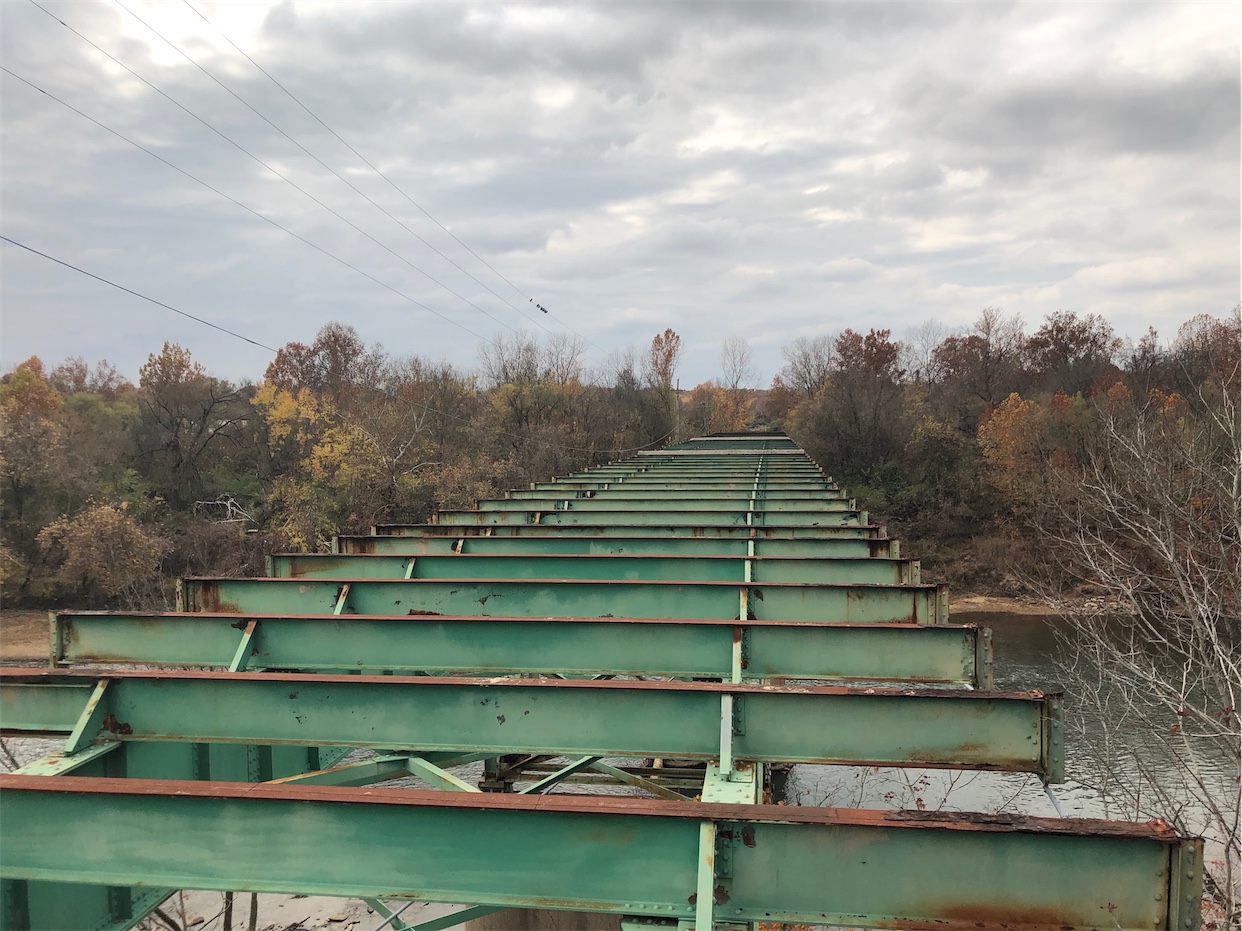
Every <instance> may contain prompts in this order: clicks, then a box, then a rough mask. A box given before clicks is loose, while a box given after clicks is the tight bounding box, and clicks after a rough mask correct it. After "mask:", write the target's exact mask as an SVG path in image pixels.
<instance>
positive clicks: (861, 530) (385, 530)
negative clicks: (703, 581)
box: [371, 523, 884, 541]
mask: <svg viewBox="0 0 1242 931" xmlns="http://www.w3.org/2000/svg"><path fill="white" fill-rule="evenodd" d="M371 530H372V533H373V534H376V535H379V536H389V537H391V536H449V537H463V536H484V535H494V536H498V537H528V536H529V537H554V538H559V537H577V536H586V537H601V538H612V537H630V536H641V537H653V536H656V537H676V538H678V539H683V540H700V539H702V540H712V539H720V540H743V541H745V540H755V541H759V540H836V539H844V540H876V539H884V536H883V534H882V533H881V530H880V528H879V527H877V526H875V525H870V524H866V523H861V524H851V525H842V526H826V525H816V526H807V525H805V524H804V525H799V526H796V527H765V526H761V525H760V526H754V525H752V526H747V525H746V524H744V523H742V524H717V525H707V524H702V525H694V526H677V525H675V524H666V523H658V524H645V525H643V526H641V527H639V526H632V527H625V526H622V527H618V526H615V525H613V526H610V525H607V524H565V525H560V526H539V525H537V524H508V525H493V526H486V527H485V526H482V525H459V526H451V525H449V524H377V525H375V526H374V527H372V528H371Z"/></svg>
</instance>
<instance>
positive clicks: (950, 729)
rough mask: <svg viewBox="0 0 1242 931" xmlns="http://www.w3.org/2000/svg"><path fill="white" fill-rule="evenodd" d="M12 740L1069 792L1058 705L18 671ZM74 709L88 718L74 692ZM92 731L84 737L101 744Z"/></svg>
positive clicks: (422, 680)
mask: <svg viewBox="0 0 1242 931" xmlns="http://www.w3.org/2000/svg"><path fill="white" fill-rule="evenodd" d="M2 675H3V681H0V722H2V723H0V727H2V728H3V730H4V732H5V733H10V734H44V733H70V732H72V731H75V728H77V729H78V730H80V728H79V727H78V724H79V721H80V720H86V717H85V714H84V712H85V711H86V709H87V702H88V701H89V700H91V697H92V694H93V693H94V692H95V690H96V687H97V684H98V683H101V682H102V683H106V686H105V687H104V689H103V694H102V696H96V700H97V702H98V706H97V710H96V711H95V714H94V717H93V718H92V719H91V723H92V725H93V726H94V727H97V728H99V731H98V736H99V738H100V739H106V740H120V741H136V740H175V741H193V742H217V741H218V742H233V743H246V744H297V745H306V746H324V747H327V746H337V747H372V746H383V747H390V748H394V749H401V750H410V751H425V750H435V751H446V750H461V751H470V752H486V753H489V754H501V753H547V754H557V755H562V754H572V755H576V756H620V757H671V758H682V757H684V758H687V759H716V758H718V757H720V755H721V745H720V744H721V739H722V728H721V708H722V699H724V698H726V697H727V698H728V699H729V701H730V703H731V705H732V708H733V712H732V718H733V728H732V731H733V733H732V738H731V740H732V752H733V755H734V756H735V757H736V758H737V759H743V760H752V761H761V762H818V763H849V764H860V765H861V764H865V765H877V766H878V765H894V766H919V767H924V766H934V767H950V768H957V769H986V770H1004V771H1011V772H1030V773H1038V774H1040V775H1041V776H1043V777H1044V778H1045V779H1051V780H1054V781H1060V780H1061V778H1062V773H1063V772H1064V749H1063V748H1064V745H1063V742H1062V740H1061V739H1060V723H1059V722H1060V699H1059V696H1045V695H1042V694H1040V693H1038V692H983V691H950V690H921V691H920V690H915V689H886V688H878V687H877V688H867V689H861V688H854V689H850V688H842V687H830V686H818V687H800V688H777V687H773V686H760V685H746V684H732V683H728V684H726V683H709V682H652V681H634V680H619V679H613V680H608V681H599V682H593V681H581V680H557V679H551V680H536V679H515V678H501V679H463V678H449V677H404V676H349V675H346V676H333V675H313V674H312V675H307V674H290V673H229V672H194V671H188V672H187V671H177V672H171V671H170V672H157V671H150V670H145V671H115V670H108V671H106V672H97V671H90V670H80V671H79V670H72V671H59V670H58V671H51V670H49V671H40V672H33V671H30V670H23V669H6V670H3V672H2ZM75 693H76V696H77V699H78V701H77V708H76V709H74V708H73V707H72V702H71V701H67V700H66V697H65V696H66V695H67V694H68V695H73V694H75ZM89 738H90V734H86V735H84V737H83V739H89Z"/></svg>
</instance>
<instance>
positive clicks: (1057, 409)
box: [980, 319, 1242, 926]
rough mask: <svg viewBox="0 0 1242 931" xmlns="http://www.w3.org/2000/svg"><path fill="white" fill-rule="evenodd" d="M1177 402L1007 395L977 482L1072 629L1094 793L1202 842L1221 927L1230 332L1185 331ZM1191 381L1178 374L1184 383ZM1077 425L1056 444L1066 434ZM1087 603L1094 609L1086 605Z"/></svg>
mask: <svg viewBox="0 0 1242 931" xmlns="http://www.w3.org/2000/svg"><path fill="white" fill-rule="evenodd" d="M1191 332H1198V333H1205V332H1206V333H1209V334H1214V333H1218V332H1219V333H1228V334H1229V338H1228V339H1220V340H1219V341H1216V340H1212V339H1209V340H1207V343H1208V344H1211V345H1217V346H1219V349H1220V351H1219V352H1218V353H1212V352H1210V351H1208V352H1202V353H1200V356H1199V358H1200V361H1201V362H1202V368H1200V369H1199V370H1198V371H1197V373H1196V375H1195V376H1194V378H1195V379H1196V380H1198V384H1197V385H1193V382H1191V383H1190V384H1192V385H1193V387H1192V388H1191V391H1190V394H1189V395H1188V396H1183V395H1181V394H1179V393H1177V392H1167V391H1163V390H1160V389H1151V390H1149V391H1148V392H1146V393H1144V394H1136V393H1134V392H1133V391H1131V389H1130V388H1129V387H1127V386H1126V384H1125V383H1124V382H1123V381H1120V380H1118V381H1116V382H1114V384H1113V385H1112V387H1111V388H1110V389H1108V390H1107V391H1104V392H1098V393H1097V394H1096V395H1095V396H1094V397H1093V398H1091V399H1083V398H1082V397H1081V396H1076V398H1074V399H1070V398H1069V396H1068V395H1066V394H1065V393H1064V392H1061V393H1059V394H1058V395H1055V396H1054V397H1053V398H1052V399H1051V400H1050V401H1049V403H1048V405H1047V406H1046V407H1045V406H1044V405H1040V404H1037V403H1036V402H1034V401H1030V400H1025V401H1024V400H1022V399H1020V398H1018V397H1017V396H1016V395H1014V396H1011V397H1010V398H1009V399H1007V400H1006V401H1005V402H1004V403H1002V404H1001V405H1000V406H999V407H998V408H997V410H996V412H995V413H994V415H993V416H992V417H991V419H990V420H988V421H987V422H986V423H985V424H984V425H983V426H982V427H981V428H980V444H981V446H982V448H983V452H984V456H985V458H986V459H987V461H988V463H989V466H990V475H991V476H992V480H993V481H994V482H995V483H996V484H997V487H998V488H1000V490H1001V491H1002V492H1003V493H1004V494H1005V495H1006V497H1007V498H1008V499H1009V501H1010V503H1011V506H1012V507H1013V508H1014V511H1015V513H1016V514H1017V516H1018V517H1019V519H1020V521H1021V527H1022V531H1023V532H1024V533H1028V534H1031V535H1032V536H1033V542H1034V544H1035V545H1034V546H1033V547H1032V553H1031V555H1032V557H1033V558H1031V559H1029V560H1028V561H1027V563H1026V565H1025V567H1024V570H1023V571H1024V575H1025V577H1026V582H1027V584H1028V585H1030V586H1031V587H1032V588H1034V589H1035V590H1036V591H1038V592H1039V593H1041V594H1042V596H1043V597H1044V598H1045V599H1046V600H1048V602H1049V603H1050V604H1053V605H1055V606H1056V608H1057V610H1058V612H1059V613H1060V614H1062V616H1064V617H1065V618H1066V619H1067V621H1068V622H1069V624H1070V625H1071V629H1072V636H1069V637H1066V638H1065V640H1064V644H1063V646H1064V655H1063V658H1062V661H1063V665H1064V669H1065V671H1066V675H1067V686H1068V690H1069V692H1070V694H1071V697H1072V699H1073V701H1074V702H1075V703H1076V705H1077V710H1078V711H1079V712H1080V714H1079V715H1075V716H1073V717H1074V718H1078V717H1081V716H1082V714H1084V713H1085V714H1087V715H1090V716H1092V717H1094V718H1095V719H1097V720H1098V721H1099V722H1101V723H1102V724H1103V726H1104V738H1103V739H1100V738H1098V737H1097V738H1096V739H1094V740H1090V741H1086V740H1085V741H1084V742H1083V747H1084V750H1085V752H1086V753H1087V755H1088V761H1089V765H1090V768H1091V773H1090V776H1089V777H1088V779H1087V781H1094V782H1095V783H1096V784H1097V786H1098V787H1099V788H1100V789H1101V791H1103V792H1104V793H1105V794H1106V796H1107V797H1109V798H1110V799H1112V800H1113V801H1114V802H1117V803H1120V804H1122V805H1123V806H1124V807H1125V808H1126V809H1127V810H1128V812H1129V814H1130V815H1131V816H1132V817H1135V818H1139V819H1141V818H1147V817H1161V818H1163V819H1165V820H1166V821H1168V822H1169V823H1170V824H1172V825H1173V826H1174V828H1175V829H1177V830H1179V831H1181V832H1183V833H1187V834H1199V833H1205V834H1206V835H1207V836H1208V838H1209V843H1212V844H1215V845H1218V847H1219V854H1217V855H1214V856H1210V857H1209V858H1208V859H1209V862H1208V866H1207V870H1206V889H1207V894H1208V896H1209V898H1210V899H1212V900H1213V902H1214V903H1215V905H1216V907H1217V908H1218V909H1219V910H1220V911H1221V912H1222V913H1223V916H1224V918H1225V925H1226V926H1236V925H1237V922H1238V920H1239V918H1240V917H1242V905H1240V903H1239V901H1238V899H1237V883H1238V880H1239V868H1240V864H1239V860H1238V849H1239V841H1242V832H1240V830H1239V828H1240V824H1239V816H1240V805H1239V802H1240V795H1239V792H1240V790H1239V786H1238V783H1237V780H1236V778H1235V777H1236V774H1237V772H1238V769H1239V765H1240V764H1242V759H1240V757H1239V746H1238V740H1237V731H1238V708H1239V700H1240V699H1242V695H1239V682H1240V681H1242V667H1240V666H1239V659H1238V656H1239V646H1240V645H1239V633H1238V605H1239V600H1240V599H1242V581H1240V579H1239V566H1240V564H1242V546H1240V541H1239V536H1240V535H1239V524H1238V514H1239V513H1242V498H1240V497H1239V489H1240V488H1242V433H1240V432H1239V409H1238V396H1237V392H1236V390H1220V388H1219V386H1221V385H1236V383H1237V379H1238V376H1239V372H1238V361H1237V350H1236V347H1237V345H1238V343H1239V341H1240V339H1242V333H1240V332H1239V329H1238V325H1237V323H1236V319H1235V320H1234V321H1215V322H1212V321H1198V322H1196V323H1194V324H1193V325H1192V328H1191ZM1188 370H1189V369H1188ZM1067 418H1068V422H1070V423H1072V424H1073V426H1074V429H1073V430H1072V431H1067V430H1066V429H1065V423H1066V422H1067ZM1084 590H1085V591H1089V592H1092V593H1094V594H1095V595H1096V596H1097V597H1098V598H1100V599H1101V600H1102V601H1103V603H1104V604H1105V605H1106V606H1107V608H1106V610H1105V611H1099V610H1096V609H1094V608H1093V607H1092V606H1091V605H1090V604H1087V603H1084V602H1083V601H1082V599H1081V598H1080V597H1078V595H1079V593H1081V592H1082V591H1084Z"/></svg>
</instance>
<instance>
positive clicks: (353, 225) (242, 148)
mask: <svg viewBox="0 0 1242 931" xmlns="http://www.w3.org/2000/svg"><path fill="white" fill-rule="evenodd" d="M30 2H31V3H32V4H34V5H35V6H36V7H39V9H40V10H43V12H44V13H47V15H48V16H50V17H52V19H54V20H56V22H58V23H60V24H61V25H62V26H64V27H65V28H66V29H68V30H69V31H70V32H72V33H73V34H74V35H76V36H77V37H78V38H80V39H82V41H84V42H86V43H87V44H88V45H90V46H91V47H92V48H94V49H96V50H97V51H99V52H100V53H101V54H103V55H106V56H107V57H108V58H109V59H111V60H112V61H114V62H116V64H118V65H120V66H121V67H122V68H124V69H125V70H126V71H128V72H129V73H130V74H132V75H133V76H134V77H136V78H137V79H138V80H139V81H141V82H142V83H143V84H145V85H147V87H149V88H151V89H152V90H153V91H155V92H156V93H157V94H159V95H160V96H161V97H163V98H164V99H165V100H167V101H169V102H170V103H172V104H174V105H175V106H177V107H178V108H179V109H181V110H183V111H184V112H185V113H187V114H189V115H190V116H192V117H193V118H194V119H196V120H197V121H198V122H200V123H202V124H203V126H205V127H207V128H208V129H210V130H211V131H212V132H213V133H215V134H216V135H217V136H219V137H220V138H221V139H223V140H224V141H225V142H227V143H229V145H231V146H233V147H234V148H236V149H237V150H238V151H239V152H242V153H243V154H245V155H247V156H249V157H250V158H251V159H253V160H254V161H255V162H257V163H258V164H259V165H261V166H263V167H264V168H266V169H267V170H268V171H270V172H271V173H272V174H274V175H275V176H276V177H278V178H280V180H282V181H284V182H285V183H286V184H288V185H289V186H290V187H292V188H293V189H294V190H296V191H298V192H299V193H301V194H303V195H304V196H306V197H308V198H309V199H310V200H312V201H314V202H315V203H316V204H318V205H319V206H320V207H322V208H323V209H324V210H326V211H328V213H330V214H332V215H333V216H334V217H336V218H337V219H338V220H340V221H341V222H343V223H345V224H347V225H348V226H350V227H351V228H353V229H354V230H356V231H357V232H358V233H360V234H362V235H363V236H365V237H366V238H367V239H369V240H371V242H373V243H375V244H376V245H377V246H379V247H380V248H381V249H384V250H385V251H387V252H389V253H391V254H392V255H393V257H394V258H396V259H397V260H399V261H401V262H404V263H405V264H406V265H408V266H409V267H410V268H412V269H414V271H416V272H418V273H419V274H420V275H422V276H423V277H424V278H427V279H428V280H429V281H431V282H432V283H434V284H436V285H438V286H439V287H441V288H444V290H446V291H448V292H449V293H450V294H452V295H453V296H454V297H457V298H460V299H461V300H463V301H465V302H466V303H467V304H469V305H470V306H471V307H473V308H474V309H475V310H477V311H478V312H479V313H481V314H483V315H484V316H485V317H489V318H491V319H492V320H493V321H495V322H496V323H499V324H500V325H501V326H503V327H504V328H505V329H507V330H510V331H513V327H511V326H509V325H508V324H507V323H505V322H504V321H503V320H500V319H499V318H497V317H495V316H493V315H492V314H490V313H488V312H487V311H486V310H484V309H483V308H482V307H479V306H478V305H477V304H475V303H474V302H473V301H470V300H469V299H467V298H465V297H463V296H462V295H460V294H458V293H457V292H456V291H454V290H453V289H452V288H450V287H449V286H448V285H446V284H444V283H443V282H441V281H439V280H437V279H436V278H434V277H432V276H431V275H429V274H427V272H425V271H423V270H422V269H421V268H419V267H418V266H417V265H415V264H414V263H413V262H411V261H410V260H409V259H407V258H405V257H404V256H402V255H401V254H400V253H398V252H396V251H395V250H393V249H391V248H389V247H388V246H387V245H385V244H384V243H382V242H380V241H379V240H378V239H376V238H375V237H374V236H372V235H371V234H370V233H368V232H367V231H366V230H364V229H362V227H360V226H358V225H357V224H356V223H354V222H353V221H352V220H349V219H348V218H347V217H345V216H343V215H342V214H340V213H338V212H337V211H336V210H333V209H332V208H331V207H329V206H328V205H327V204H325V203H324V202H323V201H321V200H320V199H319V198H318V197H316V196H315V195H314V194H312V193H310V192H309V191H307V190H306V189H305V188H302V187H301V186H299V185H298V184H297V183H296V182H295V181H293V179H291V178H289V177H288V176H287V175H284V174H282V173H281V172H279V171H277V170H276V169H275V168H273V167H272V166H271V165H269V164H268V163H267V162H265V161H263V159H261V158H259V156H257V155H255V154H254V153H253V152H251V151H250V150H249V149H247V148H246V147H245V146H243V145H241V144H240V143H238V142H236V141H234V140H233V139H232V138H230V137H229V136H227V135H226V134H225V133H223V132H221V131H220V130H219V129H217V128H216V127H215V126H213V125H212V124H211V123H209V122H207V120H205V119H203V118H202V117H201V116H199V115H198V114H197V113H195V112H194V111H193V110H191V109H189V108H188V107H186V106H184V105H183V104H181V103H179V102H178V101H176V100H174V99H173V98H172V97H170V96H169V95H168V94H166V93H165V92H164V91H162V90H160V89H159V88H158V87H156V86H155V85H154V84H152V83H151V82H150V81H148V80H147V79H146V78H144V77H143V76H142V75H140V74H139V73H138V72H137V71H135V70H134V69H133V68H130V67H129V66H128V65H126V64H125V63H124V62H122V61H120V60H119V59H118V58H116V57H115V56H113V55H111V54H109V53H108V52H107V51H105V50H104V49H102V48H100V47H99V46H98V45H96V44H95V43H94V42H92V41H91V40H90V39H88V38H87V37H86V36H84V35H82V33H80V32H78V31H77V30H76V29H74V28H73V27H72V26H70V25H69V24H68V23H66V22H65V21H64V20H62V19H60V18H58V17H57V16H56V15H55V14H53V13H51V12H49V11H48V10H46V9H44V7H42V6H40V5H39V4H38V3H37V2H36V0H30ZM122 9H124V8H123V7H122ZM126 12H129V11H128V10H126ZM130 15H133V14H130ZM134 18H135V19H138V17H136V16H135V17H134ZM138 21H139V22H142V20H141V19H139V20H138ZM143 25H146V24H145V23H143ZM148 28H150V27H148ZM152 32H154V30H152ZM156 35H159V33H156ZM160 38H163V36H160ZM165 41H167V40H165ZM169 44H170V45H171V43H169ZM173 48H176V46H173ZM178 51H180V50H179V49H178ZM27 83H29V82H27ZM49 96H50V95H49ZM243 102H244V101H243ZM476 335H477V334H476ZM480 338H482V337H480Z"/></svg>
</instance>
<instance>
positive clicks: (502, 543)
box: [332, 527, 900, 559]
mask: <svg viewBox="0 0 1242 931" xmlns="http://www.w3.org/2000/svg"><path fill="white" fill-rule="evenodd" d="M535 529H536V528H534V527H532V528H530V530H531V531H534V530H535ZM752 549H753V550H754V553H753V555H754V556H756V557H759V558H761V559H762V558H765V557H780V558H784V559H804V558H807V557H817V558H823V559H861V558H865V557H869V558H874V559H896V558H898V556H899V555H900V547H899V545H898V542H897V541H896V540H891V539H888V538H886V537H885V538H872V539H866V538H863V537H857V536H855V537H826V538H823V539H818V540H788V539H786V540H781V539H768V538H766V537H764V538H759V539H750V538H747V537H733V538H727V537H644V536H609V537H589V536H567V535H564V534H559V533H551V532H545V533H543V534H542V535H538V536H537V535H535V534H534V533H533V532H532V533H528V534H526V535H524V536H513V535H507V536H490V537H486V536H480V535H479V534H471V535H470V536H464V537H453V536H446V535H444V534H440V535H425V536H409V535H406V536H344V535H342V536H336V537H333V538H332V551H333V552H334V553H341V554H351V553H352V554H360V555H377V556H384V555H393V556H437V555H439V556H448V555H452V554H458V555H462V556H513V555H537V554H548V555H555V556H573V555H578V554H590V555H599V554H617V555H621V554H629V555H632V556H749V555H752V554H751V553H750V550H752Z"/></svg>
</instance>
